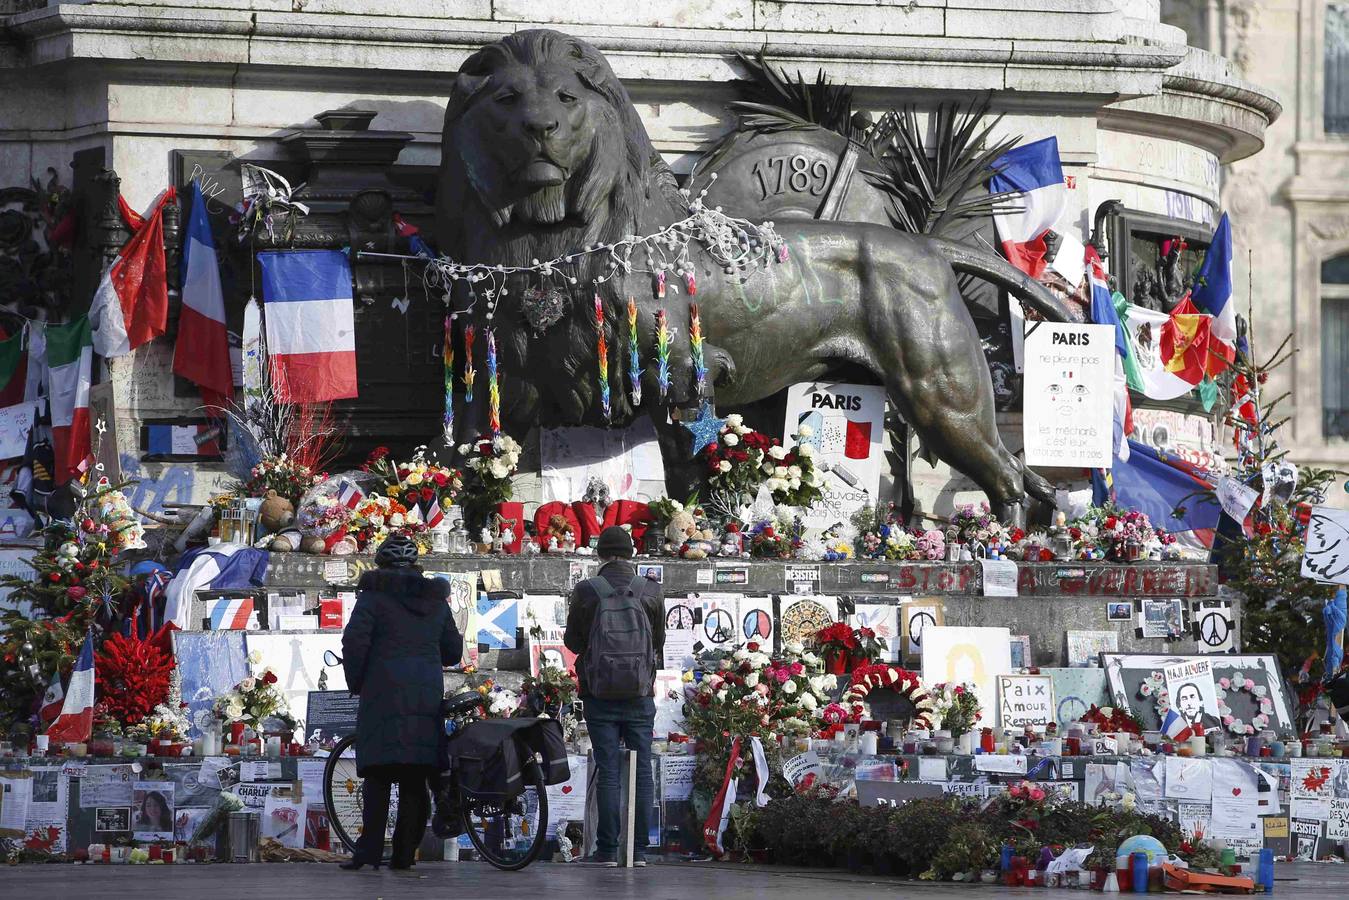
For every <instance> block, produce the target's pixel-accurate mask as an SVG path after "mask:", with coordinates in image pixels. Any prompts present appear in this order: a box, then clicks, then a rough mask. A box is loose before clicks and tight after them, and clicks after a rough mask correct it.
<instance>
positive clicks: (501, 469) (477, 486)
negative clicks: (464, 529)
mask: <svg viewBox="0 0 1349 900" xmlns="http://www.w3.org/2000/svg"><path fill="white" fill-rule="evenodd" d="M520 450H521V448H520V445H519V444H518V443H516V441H515V439H514V438H512V437H511V436H510V435H508V434H498V435H497V436H496V437H494V438H483V439H482V440H480V441H478V442H477V443H476V444H471V445H470V444H463V445H461V446H460V447H459V456H460V457H462V459H463V461H464V471H463V485H462V488H461V491H460V501H459V502H460V504H461V505H462V506H463V507H464V516H465V519H466V521H468V522H469V523H471V524H472V526H473V527H477V526H479V525H481V524H482V523H483V522H484V521H485V520H486V519H487V516H488V514H489V513H491V512H492V510H493V509H495V508H496V506H497V504H499V503H505V502H506V501H507V500H509V499H511V496H512V488H511V478H512V477H513V476H514V475H515V472H516V469H518V468H519V466H520Z"/></svg>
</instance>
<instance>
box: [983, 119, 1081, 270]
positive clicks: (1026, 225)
mask: <svg viewBox="0 0 1349 900" xmlns="http://www.w3.org/2000/svg"><path fill="white" fill-rule="evenodd" d="M993 168H994V170H996V172H997V174H995V175H994V176H993V177H992V178H991V179H989V184H988V187H989V190H990V191H991V192H993V193H997V194H1001V193H1006V192H1008V191H1011V192H1015V193H1018V194H1020V196H1018V197H1015V198H1012V199H1011V200H1010V201H1009V203H1010V205H1012V206H1016V207H1018V208H1019V209H1020V211H1019V212H1013V213H1005V214H999V215H995V216H994V217H993V224H994V225H995V226H996V227H997V229H998V238H999V240H1000V241H1001V242H1002V252H1003V255H1004V256H1006V257H1007V261H1008V262H1010V263H1011V264H1012V265H1014V266H1016V267H1017V268H1018V269H1020V270H1021V271H1023V272H1025V273H1026V274H1027V275H1029V276H1030V277H1031V278H1039V277H1041V276H1042V275H1043V274H1044V271H1045V265H1046V263H1045V232H1047V231H1054V230H1058V221H1059V218H1060V217H1061V216H1062V215H1063V211H1064V210H1065V209H1066V208H1067V206H1068V194H1067V190H1068V187H1067V184H1066V183H1065V182H1064V178H1063V165H1062V163H1061V162H1060V161H1059V141H1058V138H1054V137H1047V138H1045V139H1044V140H1040V141H1035V142H1034V143H1031V144H1023V145H1022V146H1020V147H1013V148H1012V149H1011V150H1008V151H1007V152H1006V153H1004V154H1003V155H1002V156H1000V157H998V158H997V160H995V161H994V162H993ZM1056 258H1057V257H1056ZM1069 262H1071V260H1069ZM1072 268H1073V267H1069V269H1070V271H1067V272H1061V274H1063V275H1064V277H1065V278H1067V279H1068V281H1069V283H1071V284H1077V283H1078V281H1080V280H1081V277H1082V272H1081V269H1077V277H1076V279H1075V278H1074V277H1073V274H1072V271H1071V269H1072Z"/></svg>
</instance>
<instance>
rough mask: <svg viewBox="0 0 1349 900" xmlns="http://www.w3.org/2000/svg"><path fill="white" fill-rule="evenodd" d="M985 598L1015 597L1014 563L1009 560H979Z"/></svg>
mask: <svg viewBox="0 0 1349 900" xmlns="http://www.w3.org/2000/svg"><path fill="white" fill-rule="evenodd" d="M979 564H980V565H981V566H983V569H984V596H985V597H1015V596H1016V563H1014V562H1012V561H1011V560H1010V559H981V560H979Z"/></svg>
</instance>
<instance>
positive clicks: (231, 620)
mask: <svg viewBox="0 0 1349 900" xmlns="http://www.w3.org/2000/svg"><path fill="white" fill-rule="evenodd" d="M208 612H209V614H210V618H211V630H212V631H222V630H229V631H243V630H244V629H245V628H247V627H248V623H249V619H250V618H252V616H253V598H252V597H221V598H219V599H217V600H214V601H212V602H211V604H210V606H209V609H208Z"/></svg>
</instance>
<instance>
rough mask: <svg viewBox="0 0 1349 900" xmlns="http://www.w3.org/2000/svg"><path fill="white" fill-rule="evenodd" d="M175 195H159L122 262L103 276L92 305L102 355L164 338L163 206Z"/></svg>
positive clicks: (91, 317) (125, 249)
mask: <svg viewBox="0 0 1349 900" xmlns="http://www.w3.org/2000/svg"><path fill="white" fill-rule="evenodd" d="M176 197H177V192H176V191H175V190H174V189H173V188H169V189H168V190H167V191H165V192H164V193H163V194H162V195H160V198H159V200H158V201H157V202H156V203H155V206H154V208H153V209H152V210H151V212H150V215H149V217H148V218H147V219H146V220H145V224H144V225H143V226H142V227H141V228H140V230H138V231H137V232H136V233H135V235H134V236H133V237H132V238H131V240H129V241H127V242H126V246H124V247H123V248H122V249H121V250H120V251H118V253H117V259H116V260H114V261H113V264H112V265H111V266H109V267H108V271H107V272H105V273H104V275H103V281H102V283H100V284H99V286H98V293H96V294H95V295H94V302H93V303H92V304H91V305H90V307H89V321H90V322H91V323H92V324H93V326H94V349H95V350H96V351H98V353H99V355H101V356H104V357H107V358H112V357H116V356H124V355H126V354H128V353H130V352H131V351H132V350H135V349H136V348H137V347H139V346H140V345H141V344H144V343H146V342H147V341H150V340H152V339H153V338H156V337H159V335H161V334H163V333H164V329H165V328H166V327H167V326H168V319H169V282H168V274H167V271H166V269H165V264H164V204H166V203H170V202H173V201H174V200H175V199H176Z"/></svg>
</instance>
